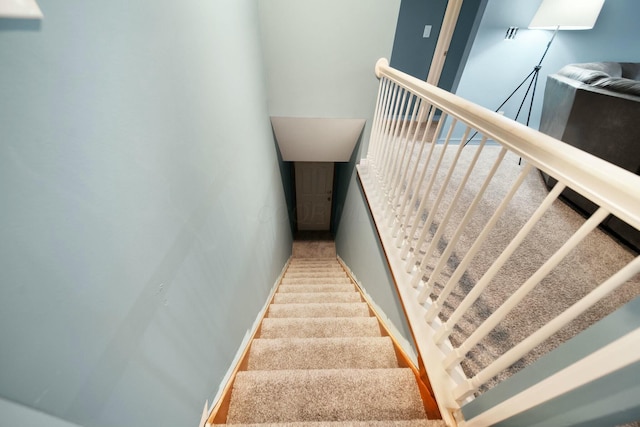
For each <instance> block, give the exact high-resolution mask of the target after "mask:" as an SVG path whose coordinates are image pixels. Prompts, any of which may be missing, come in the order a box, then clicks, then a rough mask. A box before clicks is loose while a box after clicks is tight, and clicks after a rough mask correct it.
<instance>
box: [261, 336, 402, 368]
mask: <svg viewBox="0 0 640 427" xmlns="http://www.w3.org/2000/svg"><path fill="white" fill-rule="evenodd" d="M397 367H398V359H397V358H396V354H395V350H394V348H393V343H392V341H391V339H390V338H389V337H349V338H278V339H264V338H259V339H256V340H254V341H253V343H252V345H251V350H250V352H249V367H248V369H249V370H268V369H271V370H284V369H375V368H397Z"/></svg>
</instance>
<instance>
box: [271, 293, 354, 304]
mask: <svg viewBox="0 0 640 427" xmlns="http://www.w3.org/2000/svg"><path fill="white" fill-rule="evenodd" d="M361 301H362V298H361V297H360V294H359V293H358V292H314V293H302V292H290V293H276V294H275V295H274V297H273V304H302V303H320V302H361Z"/></svg>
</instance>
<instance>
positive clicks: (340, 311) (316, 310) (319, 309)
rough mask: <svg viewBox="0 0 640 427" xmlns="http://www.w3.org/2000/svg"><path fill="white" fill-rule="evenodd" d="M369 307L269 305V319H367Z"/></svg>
mask: <svg viewBox="0 0 640 427" xmlns="http://www.w3.org/2000/svg"><path fill="white" fill-rule="evenodd" d="M369 316H371V314H370V313H369V306H367V303H365V302H332V303H300V304H271V305H270V306H269V311H268V312H267V317H269V318H287V317H296V318H303V317H308V318H322V317H369Z"/></svg>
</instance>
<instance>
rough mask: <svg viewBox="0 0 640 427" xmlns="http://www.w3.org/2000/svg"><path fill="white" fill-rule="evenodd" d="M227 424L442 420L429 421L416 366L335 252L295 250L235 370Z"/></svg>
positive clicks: (402, 426)
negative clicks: (310, 254)
mask: <svg viewBox="0 0 640 427" xmlns="http://www.w3.org/2000/svg"><path fill="white" fill-rule="evenodd" d="M316 246H317V245H316ZM298 249H300V248H298ZM316 249H317V248H316ZM320 250H321V251H322V252H321V253H331V251H330V250H329V251H328V252H327V249H326V248H321V249H320ZM297 253H298V254H305V250H304V248H303V249H300V250H298V251H297ZM227 424H234V425H244V426H262V427H266V426H290V427H301V426H313V427H319V426H354V427H360V426H362V427H364V426H373V427H377V426H397V427H417V426H444V425H445V424H444V423H443V422H442V421H441V420H432V421H429V420H427V417H426V415H425V409H424V403H423V401H422V399H421V396H420V391H419V388H418V385H417V383H416V379H415V376H414V373H413V372H412V370H411V369H410V368H400V367H399V365H398V360H397V357H396V352H395V349H394V346H393V343H392V340H391V339H390V338H389V337H385V336H383V335H382V333H381V328H380V324H379V323H378V320H377V319H376V318H375V317H373V316H372V315H371V312H370V310H369V308H368V306H367V304H366V303H365V302H363V301H362V298H361V296H360V293H359V292H358V291H357V290H356V288H355V286H354V284H353V283H352V282H351V281H350V279H349V278H348V276H347V274H346V273H345V271H344V270H343V269H342V267H341V265H340V264H339V263H338V261H337V260H336V258H335V255H333V257H330V258H293V259H292V261H291V263H290V265H289V267H288V269H287V271H286V273H285V276H284V278H283V280H282V283H281V285H280V286H279V288H278V290H277V293H276V295H275V297H274V299H273V301H272V304H271V305H270V306H269V309H268V312H267V315H266V317H265V319H264V320H263V322H262V325H261V327H260V330H259V332H258V335H257V338H256V339H255V340H254V341H253V343H252V344H251V348H250V350H249V356H248V363H247V370H245V371H240V372H238V373H237V376H236V378H235V381H234V385H233V389H232V393H231V399H230V404H229V410H228V417H227Z"/></svg>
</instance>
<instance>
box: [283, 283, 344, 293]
mask: <svg viewBox="0 0 640 427" xmlns="http://www.w3.org/2000/svg"><path fill="white" fill-rule="evenodd" d="M355 290H356V288H355V286H353V284H350V285H347V284H337V285H280V287H279V288H278V293H289V292H292V293H293V292H295V293H299V292H304V293H311V292H354V291H355Z"/></svg>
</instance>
